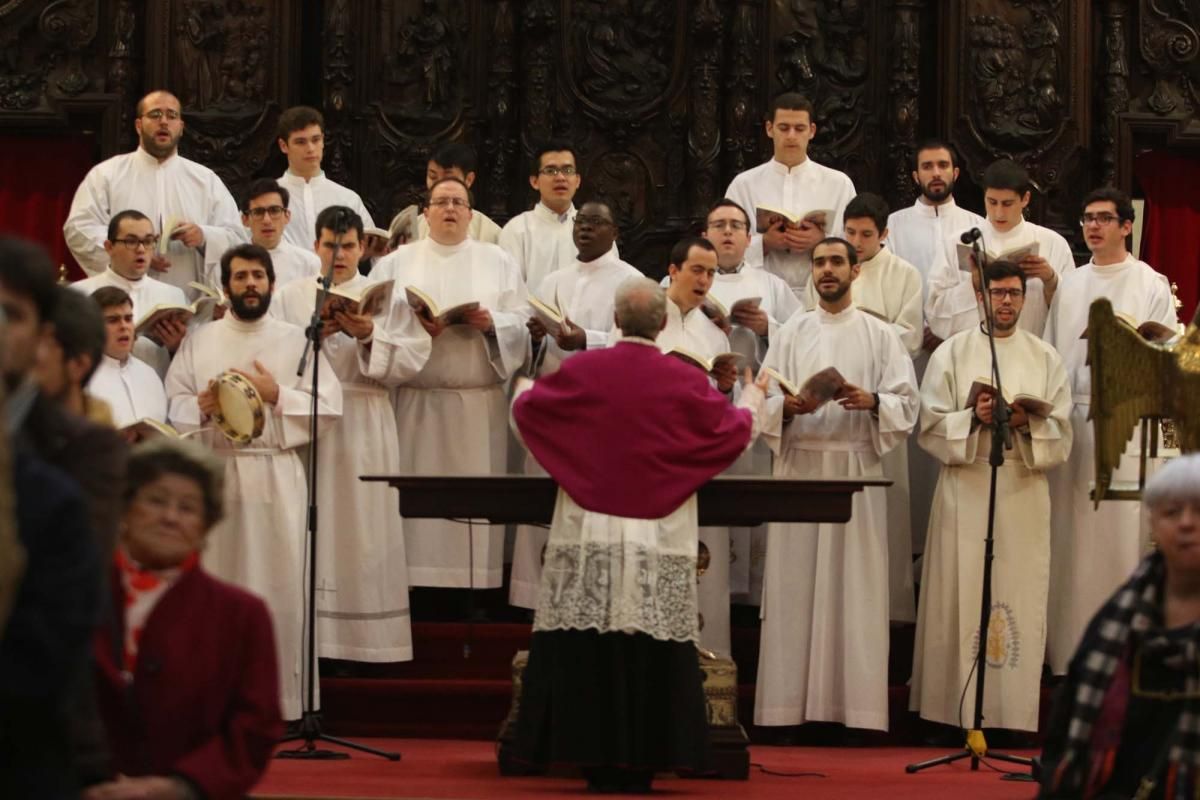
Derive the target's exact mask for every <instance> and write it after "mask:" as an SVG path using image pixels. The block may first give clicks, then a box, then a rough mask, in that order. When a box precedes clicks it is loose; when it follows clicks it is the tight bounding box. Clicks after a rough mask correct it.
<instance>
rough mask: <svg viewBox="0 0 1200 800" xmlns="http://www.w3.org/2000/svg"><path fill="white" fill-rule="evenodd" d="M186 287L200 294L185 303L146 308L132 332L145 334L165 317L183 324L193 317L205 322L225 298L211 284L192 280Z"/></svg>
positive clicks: (159, 304) (140, 334)
mask: <svg viewBox="0 0 1200 800" xmlns="http://www.w3.org/2000/svg"><path fill="white" fill-rule="evenodd" d="M188 288H191V289H195V290H196V291H198V292H199V293H200V296H199V297H197V298H196V299H195V300H194V301H193V302H191V303H189V304H187V305H180V304H178V303H158V304H156V305H155V306H154V307H152V308H149V309H147V310H146V311H145V312H144V313H143V314H142V316H141V317H139V318H138V321H137V323H136V324H135V325H134V333H135V334H136V335H138V336H145V335H146V333H147V332H148V331H150V330H151V329H152V328H153V327H154V326H155V325H157V324H158V323H159V322H160V321H161V320H167V319H178V320H179V321H180V322H182V323H184V324H185V325H186V324H188V323H189V322H191V321H192V320H193V319H196V320H198V321H199V322H207V321H208V320H210V319H212V317H213V312H214V311H215V310H216V308H217V306H220V305H224V304H225V298H224V297H222V296H221V293H220V292H218V291H217V290H216V289H213V288H212V287H211V286H206V285H205V284H203V283H198V282H196V281H192V282H191V283H189V284H188Z"/></svg>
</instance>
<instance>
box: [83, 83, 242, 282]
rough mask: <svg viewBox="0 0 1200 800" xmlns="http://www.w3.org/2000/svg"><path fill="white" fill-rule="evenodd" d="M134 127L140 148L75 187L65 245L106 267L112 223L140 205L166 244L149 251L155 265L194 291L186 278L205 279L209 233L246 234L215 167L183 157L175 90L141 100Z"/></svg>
mask: <svg viewBox="0 0 1200 800" xmlns="http://www.w3.org/2000/svg"><path fill="white" fill-rule="evenodd" d="M134 127H135V128H136V130H137V132H138V137H139V140H140V143H139V145H138V149H137V150H135V151H133V152H132V153H124V154H122V155H119V156H113V157H112V158H110V159H108V160H107V161H104V162H101V163H100V164H97V165H96V166H94V167H92V169H91V170H90V171H89V172H88V174H87V176H86V177H85V178H84V179H83V183H81V184H80V185H79V189H78V190H76V192H75V199H74V200H73V201H72V202H71V210H70V212H69V214H68V215H67V221H66V223H65V224H64V225H63V234H64V235H65V237H66V241H67V246H68V247H69V248H70V249H71V253H72V254H73V255H74V256H75V258H76V260H77V261H78V262H79V265H80V266H81V267H83V268H84V270H86V271H87V272H88V273H89V274H93V275H94V274H96V273H98V272H101V271H103V270H104V268H105V267H106V266H107V265H108V258H109V256H108V253H107V252H106V248H105V247H104V242H105V238H104V234H105V232H106V230H107V229H108V223H109V221H110V220H111V219H112V216H113V214H114V213H116V212H117V211H120V210H122V209H136V210H138V211H140V212H142V213H143V214H145V215H146V216H147V217H148V218H149V219H150V220H151V222H152V223H153V225H154V230H155V232H156V233H157V234H158V235H159V236H160V237H166V239H167V240H168V242H169V243H168V246H167V249H166V253H165V255H163V254H162V253H161V251H160V250H159V249H158V248H155V249H152V250H151V251H150V253H149V255H150V262H149V263H150V268H151V269H153V270H154V271H155V272H156V273H158V274H159V275H160V277H161V278H162V280H163V281H165V282H167V283H169V284H171V285H173V286H177V287H179V288H180V289H183V290H184V292H185V293H187V294H189V296H190V295H194V294H195V291H194V290H190V289H188V283H190V282H191V281H196V280H199V279H200V278H201V277H202V276H203V270H204V254H205V252H206V243H207V242H208V239H209V237H210V236H211V235H212V234H213V233H215V232H217V231H222V232H224V233H225V234H226V235H227V236H229V237H230V238H231V239H232V240H234V241H242V240H244V238H245V236H244V234H243V233H242V226H241V222H240V221H239V219H238V213H237V203H235V202H234V200H233V197H232V195H230V194H229V190H228V189H226V188H225V184H223V183H222V182H221V179H220V178H219V177H217V174H216V173H215V172H213V171H212V170H211V169H209V168H208V167H206V166H204V165H203V164H198V163H196V162H195V161H191V160H189V159H186V158H184V157H183V156H181V155H179V154H178V148H179V140H180V138H181V137H182V136H183V128H184V124H183V113H182V111H181V109H180V105H179V98H177V97H175V95H173V94H171V93H170V92H167V91H161V90H160V91H154V92H151V93H150V94H148V95H146V96H145V97H143V98H142V99H141V100H140V101H138V105H137V119H136V120H135V121H134ZM164 225H169V226H170V228H171V229H170V230H163V229H162V228H163V226H164Z"/></svg>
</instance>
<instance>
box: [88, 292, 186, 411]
mask: <svg viewBox="0 0 1200 800" xmlns="http://www.w3.org/2000/svg"><path fill="white" fill-rule="evenodd" d="M92 299H93V300H94V301H95V302H96V305H97V306H99V307H100V313H101V314H102V315H103V316H104V330H105V342H104V355H103V356H102V357H101V359H100V364H99V365H98V366H97V367H96V371H95V372H94V373H92V377H91V380H89V381H88V384H87V391H88V394H91V395H92V396H93V397H99V398H100V399H101V400H103V401H104V402H106V403H108V407H109V409H110V410H111V411H112V418H113V424H114V425H116V426H117V427H118V428H124V427H125V426H126V425H132V424H133V423H135V422H137V421H138V420H142V419H152V420H155V421H156V422H166V421H167V393H166V391H165V390H164V389H163V382H162V378H160V377H158V373H157V372H155V371H154V370H153V369H152V368H151V367H150V366H149V365H148V364H147V363H146V362H144V361H142V360H141V359H139V358H137V357H136V356H134V355H133V341H134V335H133V322H134V317H133V301H132V300H130V299H129V295H128V294H127V293H126V292H125V291H124V290H122V289H118V288H117V287H116V286H105V287H102V288H100V289H97V290H96V291H95V292H94V293H93V294H92Z"/></svg>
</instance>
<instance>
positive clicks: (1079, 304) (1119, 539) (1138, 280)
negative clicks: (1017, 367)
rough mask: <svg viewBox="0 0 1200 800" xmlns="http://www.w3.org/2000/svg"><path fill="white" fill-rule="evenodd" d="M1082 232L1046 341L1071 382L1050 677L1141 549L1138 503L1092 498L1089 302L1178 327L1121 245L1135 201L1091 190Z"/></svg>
mask: <svg viewBox="0 0 1200 800" xmlns="http://www.w3.org/2000/svg"><path fill="white" fill-rule="evenodd" d="M1083 209H1084V210H1083V216H1082V220H1083V238H1084V241H1085V242H1086V243H1087V246H1088V249H1089V250H1091V252H1092V259H1091V261H1089V262H1088V263H1087V264H1084V265H1083V266H1082V267H1080V268H1079V269H1077V270H1075V271H1074V272H1073V273H1071V274H1070V275H1068V276H1065V277H1064V280H1063V283H1062V286H1061V287H1060V288H1059V291H1058V292H1057V293H1056V294H1055V295H1054V305H1053V306H1052V307H1051V309H1050V319H1049V321H1048V322H1047V323H1046V341H1048V342H1050V343H1051V344H1053V345H1054V346H1055V347H1056V348H1058V352H1059V353H1060V354H1062V357H1063V361H1064V362H1065V364H1066V368H1067V374H1068V375H1069V376H1070V380H1071V394H1072V396H1073V398H1074V406H1073V407H1072V409H1071V424H1072V425H1073V426H1074V429H1075V447H1074V449H1073V450H1072V451H1071V458H1070V460H1069V461H1068V462H1067V463H1066V465H1065V466H1064V467H1062V468H1061V469H1058V470H1055V471H1054V472H1052V473H1051V474H1050V496H1051V498H1052V502H1051V509H1052V511H1053V525H1052V527H1051V530H1052V534H1051V538H1050V544H1051V556H1050V577H1051V580H1050V619H1049V643H1048V654H1049V661H1050V668H1051V669H1052V670H1053V671H1054V673H1055V674H1056V675H1062V674H1065V673H1066V670H1067V665H1068V664H1069V663H1070V659H1071V655H1072V653H1074V652H1075V647H1076V646H1077V645H1078V644H1079V640H1080V638H1081V637H1082V635H1083V631H1084V628H1086V627H1087V624H1088V622H1089V621H1090V620H1091V618H1092V616H1093V615H1094V614H1095V613H1096V610H1097V609H1099V608H1100V606H1101V605H1102V604H1103V603H1104V602H1105V600H1107V599H1108V597H1109V596H1110V595H1111V594H1112V593H1113V591H1114V590H1115V589H1116V587H1117V586H1119V585H1120V584H1121V582H1122V581H1124V580H1125V579H1126V578H1128V577H1129V573H1130V572H1131V571H1132V570H1133V568H1134V567H1135V566H1136V565H1137V563H1138V561H1139V560H1140V558H1141V556H1142V555H1143V551H1142V543H1143V540H1142V537H1141V535H1140V529H1141V519H1140V505H1141V504H1140V503H1136V502H1131V501H1128V500H1123V501H1122V500H1106V501H1104V502H1103V503H1101V504H1100V508H1099V509H1096V508H1095V506H1094V504H1093V503H1092V500H1091V498H1090V496H1089V495H1090V494H1091V484H1092V482H1093V481H1094V480H1095V465H1094V458H1095V438H1094V436H1093V433H1092V423H1091V421H1090V420H1089V419H1088V414H1089V411H1090V408H1091V401H1092V374H1091V369H1090V367H1089V366H1088V365H1087V340H1086V339H1081V338H1080V336H1081V335H1082V334H1083V332H1084V330H1085V329H1086V328H1087V324H1088V311H1089V310H1090V308H1091V305H1092V302H1093V301H1094V300H1096V299H1097V298H1099V297H1107V298H1108V299H1109V301H1110V302H1111V303H1112V305H1113V310H1115V311H1117V312H1118V313H1123V314H1128V315H1129V316H1130V317H1132V318H1133V319H1135V320H1137V322H1138V323H1139V324H1140V323H1142V322H1146V321H1147V320H1153V321H1155V322H1161V323H1162V324H1164V325H1168V326H1170V327H1172V328H1174V327H1176V326H1177V324H1178V323H1177V320H1176V317H1175V307H1174V302H1173V300H1172V298H1171V288H1170V284H1169V282H1168V281H1167V278H1166V276H1164V275H1162V274H1160V273H1158V272H1155V271H1154V269H1153V268H1152V267H1151V266H1150V265H1148V264H1146V263H1144V262H1142V261H1138V260H1137V259H1135V258H1134V257H1133V256H1132V255H1130V253H1129V252H1128V251H1127V250H1126V249H1125V239H1126V237H1127V236H1129V233H1130V231H1131V230H1132V228H1133V219H1134V211H1133V205H1132V204H1131V203H1130V202H1129V199H1128V197H1127V196H1125V195H1123V194H1122V193H1120V192H1117V191H1115V190H1112V189H1099V190H1096V191H1095V192H1092V193H1091V194H1089V195H1088V197H1087V198H1086V201H1085V202H1084V204H1083ZM1138 453H1139V447H1138V444H1137V437H1136V436H1133V434H1132V432H1131V442H1130V445H1129V446H1128V447H1127V448H1126V450H1125V455H1124V456H1123V457H1122V458H1121V463H1120V465H1119V467H1118V468H1117V470H1116V472H1115V473H1114V475H1113V478H1114V480H1118V481H1136V480H1137V472H1138Z"/></svg>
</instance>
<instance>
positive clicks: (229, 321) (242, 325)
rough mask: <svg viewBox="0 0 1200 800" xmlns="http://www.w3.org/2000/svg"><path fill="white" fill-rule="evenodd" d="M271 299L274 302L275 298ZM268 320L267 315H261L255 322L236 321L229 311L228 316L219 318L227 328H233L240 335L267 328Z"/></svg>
mask: <svg viewBox="0 0 1200 800" xmlns="http://www.w3.org/2000/svg"><path fill="white" fill-rule="evenodd" d="M271 299H272V300H274V299H275V298H271ZM268 318H269V317H268V315H267V314H263V315H262V316H261V317H259V318H258V319H256V320H244V319H238V318H237V317H236V316H235V315H234V313H233V312H232V311H230V312H229V313H228V314H226V315H225V316H223V317H221V320H220V321H221V322H224V323H225V324H226V325H227V326H228V327H230V328H233V329H234V330H235V331H239V332H241V333H254V332H256V331H261V330H262V329H263V328H265V327H266V326H267V320H268Z"/></svg>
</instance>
